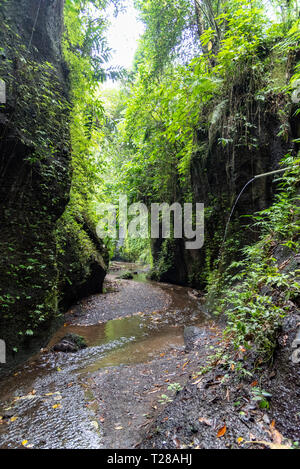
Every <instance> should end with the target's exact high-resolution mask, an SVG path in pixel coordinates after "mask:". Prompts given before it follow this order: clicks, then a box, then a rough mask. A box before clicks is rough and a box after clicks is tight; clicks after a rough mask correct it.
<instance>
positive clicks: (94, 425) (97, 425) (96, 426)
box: [91, 420, 99, 430]
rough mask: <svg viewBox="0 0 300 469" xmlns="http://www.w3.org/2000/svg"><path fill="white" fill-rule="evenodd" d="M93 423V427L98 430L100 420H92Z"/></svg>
mask: <svg viewBox="0 0 300 469" xmlns="http://www.w3.org/2000/svg"><path fill="white" fill-rule="evenodd" d="M91 425H92V427H94V428H95V429H96V430H98V428H99V424H98V422H96V420H93V422H91Z"/></svg>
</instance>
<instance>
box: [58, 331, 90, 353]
mask: <svg viewBox="0 0 300 469" xmlns="http://www.w3.org/2000/svg"><path fill="white" fill-rule="evenodd" d="M86 347H87V344H86V342H85V340H84V338H83V337H81V336H79V335H77V334H67V335H66V336H65V337H64V338H63V339H61V341H60V342H58V343H57V344H55V345H54V347H53V348H52V350H53V351H54V352H64V353H75V352H78V351H79V350H81V349H83V348H86Z"/></svg>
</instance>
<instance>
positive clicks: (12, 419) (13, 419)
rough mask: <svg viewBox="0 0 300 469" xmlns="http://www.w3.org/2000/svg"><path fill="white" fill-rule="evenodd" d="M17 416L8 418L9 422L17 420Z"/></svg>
mask: <svg viewBox="0 0 300 469" xmlns="http://www.w3.org/2000/svg"><path fill="white" fill-rule="evenodd" d="M17 418H18V417H12V418H11V419H10V421H11V422H15V421H16V420H17Z"/></svg>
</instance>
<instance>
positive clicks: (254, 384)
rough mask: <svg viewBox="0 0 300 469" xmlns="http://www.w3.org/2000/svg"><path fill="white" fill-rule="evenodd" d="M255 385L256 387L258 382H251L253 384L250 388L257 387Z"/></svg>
mask: <svg viewBox="0 0 300 469" xmlns="http://www.w3.org/2000/svg"><path fill="white" fill-rule="evenodd" d="M257 385H258V381H253V383H251V385H250V386H251V387H252V388H254V387H255V386H257Z"/></svg>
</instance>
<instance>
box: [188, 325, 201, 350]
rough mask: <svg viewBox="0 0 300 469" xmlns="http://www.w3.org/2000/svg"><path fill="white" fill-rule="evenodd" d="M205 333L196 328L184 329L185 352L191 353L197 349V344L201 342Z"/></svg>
mask: <svg viewBox="0 0 300 469" xmlns="http://www.w3.org/2000/svg"><path fill="white" fill-rule="evenodd" d="M203 335H205V333H204V332H203V330H201V329H199V327H195V326H188V327H185V328H184V334H183V336H184V344H185V351H186V352H190V351H191V350H193V349H195V348H196V347H197V344H198V343H199V342H201V339H202V338H203Z"/></svg>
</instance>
